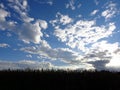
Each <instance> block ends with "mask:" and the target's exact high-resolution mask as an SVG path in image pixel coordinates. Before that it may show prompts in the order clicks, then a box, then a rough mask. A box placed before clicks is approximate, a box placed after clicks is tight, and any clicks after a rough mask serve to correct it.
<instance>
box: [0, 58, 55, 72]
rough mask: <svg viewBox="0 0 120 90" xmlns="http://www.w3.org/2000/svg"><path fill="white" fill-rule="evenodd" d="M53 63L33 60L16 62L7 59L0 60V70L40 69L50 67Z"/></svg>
mask: <svg viewBox="0 0 120 90" xmlns="http://www.w3.org/2000/svg"><path fill="white" fill-rule="evenodd" d="M52 68H53V65H52V64H51V63H50V62H45V61H44V62H39V61H35V60H22V61H18V62H9V61H0V70H5V69H12V70H16V69H21V70H24V69H32V70H36V69H37V70H41V69H52Z"/></svg>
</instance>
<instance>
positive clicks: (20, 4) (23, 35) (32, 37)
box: [0, 0, 48, 44]
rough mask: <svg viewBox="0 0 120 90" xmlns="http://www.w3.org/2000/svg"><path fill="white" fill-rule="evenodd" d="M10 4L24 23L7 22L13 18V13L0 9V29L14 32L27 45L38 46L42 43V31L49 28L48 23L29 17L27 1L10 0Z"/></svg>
mask: <svg viewBox="0 0 120 90" xmlns="http://www.w3.org/2000/svg"><path fill="white" fill-rule="evenodd" d="M8 3H9V4H8V5H9V7H11V8H12V9H13V10H15V12H16V13H17V14H19V15H20V17H19V18H20V20H21V21H22V22H21V24H19V23H18V22H16V21H12V20H10V21H8V20H6V18H7V17H10V16H12V13H10V12H8V11H6V10H5V9H4V8H0V12H1V15H0V29H1V30H9V31H12V32H14V33H15V34H17V35H18V36H19V38H20V39H21V40H22V41H24V42H25V43H30V42H33V43H37V44H38V43H40V42H42V39H41V38H42V37H43V33H42V31H41V30H42V29H46V28H47V26H48V25H47V22H46V21H45V20H39V19H37V20H34V18H31V17H29V15H28V11H27V7H28V3H27V0H22V1H19V0H8ZM6 8H7V7H6ZM10 18H11V17H10ZM31 21H33V22H31ZM28 26H29V27H28Z"/></svg>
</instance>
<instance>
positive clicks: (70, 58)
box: [20, 45, 81, 63]
mask: <svg viewBox="0 0 120 90" xmlns="http://www.w3.org/2000/svg"><path fill="white" fill-rule="evenodd" d="M20 50H21V51H24V52H27V53H30V54H37V55H40V56H44V57H46V58H48V59H50V60H61V61H63V62H66V63H71V62H74V61H77V60H79V59H80V58H81V57H80V56H79V55H78V53H76V52H74V51H72V50H70V49H68V48H55V49H52V48H51V47H48V46H43V45H40V46H38V45H37V46H32V47H24V48H21V49H20Z"/></svg>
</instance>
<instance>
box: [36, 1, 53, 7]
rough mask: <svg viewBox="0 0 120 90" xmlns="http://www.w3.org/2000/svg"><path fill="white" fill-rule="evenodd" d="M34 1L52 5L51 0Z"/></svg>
mask: <svg viewBox="0 0 120 90" xmlns="http://www.w3.org/2000/svg"><path fill="white" fill-rule="evenodd" d="M34 1H35V2H37V3H39V4H48V5H50V6H52V5H53V0H43V1H40V0H34Z"/></svg>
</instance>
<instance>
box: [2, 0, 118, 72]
mask: <svg viewBox="0 0 120 90" xmlns="http://www.w3.org/2000/svg"><path fill="white" fill-rule="evenodd" d="M119 17H120V0H0V69H8V68H11V69H23V68H27V67H29V68H31V69H41V68H60V69H66V68H70V69H73V70H75V69H87V70H88V69H98V70H101V69H112V70H120V39H119V38H120V27H119V23H120V18H119Z"/></svg>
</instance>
